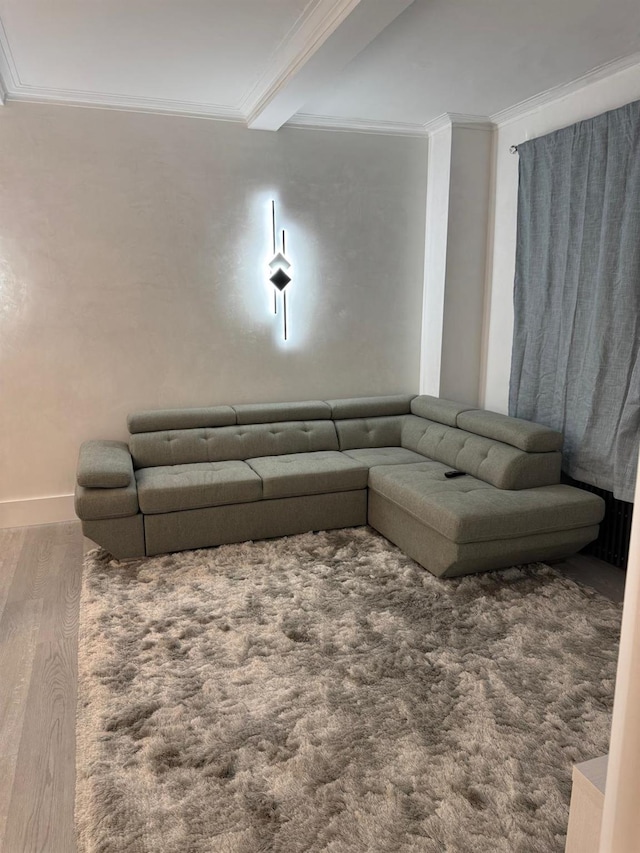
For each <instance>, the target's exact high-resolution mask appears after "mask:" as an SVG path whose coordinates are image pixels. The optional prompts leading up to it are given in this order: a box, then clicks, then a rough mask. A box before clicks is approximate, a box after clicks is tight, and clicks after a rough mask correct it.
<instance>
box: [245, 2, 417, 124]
mask: <svg viewBox="0 0 640 853" xmlns="http://www.w3.org/2000/svg"><path fill="white" fill-rule="evenodd" d="M412 3H413V0H318V2H317V3H315V4H314V5H313V7H312V9H311V11H310V12H309V14H307V15H305V16H303V18H302V19H301V20H300V21H299V23H298V25H297V26H296V27H295V28H294V30H292V31H291V32H290V33H289V35H288V36H287V37H286V38H285V40H284V42H282V43H281V44H280V45H279V46H278V48H277V49H276V51H275V53H274V57H273V60H272V62H271V64H270V66H269V68H268V69H267V71H266V72H265V74H264V75H263V76H262V77H261V78H260V80H259V81H258V83H257V84H256V85H255V86H254V87H253V89H252V91H251V92H250V93H249V95H248V96H247V97H246V98H245V100H244V102H243V104H242V107H241V109H242V112H243V113H244V114H245V115H246V116H247V126H248V127H250V128H252V129H254V130H278V129H279V128H280V127H282V125H283V124H284V123H285V122H286V121H288V120H289V119H290V118H291V117H292V116H293V115H295V113H297V112H298V110H299V109H300V108H301V107H302V106H303V105H304V104H305V103H307V102H308V101H309V100H311V98H312V97H313V96H315V95H316V94H317V93H318V92H320V91H322V89H323V88H324V87H326V86H327V85H329V83H330V82H331V80H332V79H333V78H334V77H335V76H336V75H337V74H339V73H340V71H342V69H343V68H344V67H345V66H346V65H347V64H348V63H349V62H351V60H352V59H353V58H354V57H355V56H357V55H358V54H359V53H360V52H361V51H362V50H363V49H364V48H365V47H366V46H367V45H368V44H369V43H370V42H372V41H373V40H374V39H375V38H376V36H378V35H379V34H380V33H381V32H382V31H383V30H384V29H385V28H386V27H388V26H389V24H390V23H391V22H392V21H393V20H395V18H397V17H398V15H400V14H401V13H402V12H404V10H405V9H406V8H407V7H409V6H411V4H412Z"/></svg>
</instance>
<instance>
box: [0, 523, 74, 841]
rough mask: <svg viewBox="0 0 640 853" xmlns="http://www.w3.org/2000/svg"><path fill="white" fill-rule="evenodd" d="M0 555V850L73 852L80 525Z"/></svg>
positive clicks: (30, 536) (4, 538)
mask: <svg viewBox="0 0 640 853" xmlns="http://www.w3.org/2000/svg"><path fill="white" fill-rule="evenodd" d="M0 553H1V554H2V564H1V568H0V571H1V572H2V574H1V575H0V605H2V606H1V607H0V685H1V687H0V850H2V853H23V851H24V852H25V853H26V851H29V853H74V851H75V849H76V847H75V841H74V833H73V803H74V796H75V719H76V686H77V655H78V611H79V602H80V588H81V579H82V554H83V536H82V532H81V530H80V525H79V524H78V523H75V522H72V523H68V524H51V525H47V526H44V527H30V528H23V529H20V528H17V529H15V530H0ZM3 599H4V602H3Z"/></svg>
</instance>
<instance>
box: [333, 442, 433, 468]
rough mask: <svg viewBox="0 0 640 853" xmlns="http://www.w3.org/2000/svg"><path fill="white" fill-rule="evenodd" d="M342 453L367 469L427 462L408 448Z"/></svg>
mask: <svg viewBox="0 0 640 853" xmlns="http://www.w3.org/2000/svg"><path fill="white" fill-rule="evenodd" d="M342 452H343V453H344V454H345V456H350V457H351V458H352V459H355V460H356V462H360V463H361V464H362V465H366V466H367V468H372V467H373V466H374V465H407V464H408V463H410V462H425V461H426V459H425V457H424V456H422V455H421V454H420V453H415V452H414V451H413V450H407V448H406V447H360V448H356V449H355V450H343V451H342Z"/></svg>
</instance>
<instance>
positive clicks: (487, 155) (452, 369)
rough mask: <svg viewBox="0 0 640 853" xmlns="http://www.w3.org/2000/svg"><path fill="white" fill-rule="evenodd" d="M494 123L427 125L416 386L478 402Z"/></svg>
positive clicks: (466, 120)
mask: <svg viewBox="0 0 640 853" xmlns="http://www.w3.org/2000/svg"><path fill="white" fill-rule="evenodd" d="M493 129H494V128H493V125H492V124H490V123H489V122H488V121H487V120H486V119H484V118H481V117H474V116H454V115H447V116H446V117H444V118H443V120H442V121H440V123H439V125H437V126H435V127H434V128H433V129H432V130H431V132H430V138H429V168H428V182H427V217H426V239H425V277H424V297H423V316H422V341H421V364H420V367H421V369H420V392H421V393H422V394H433V395H435V396H439V397H446V398H449V399H452V400H457V401H459V402H461V403H469V404H472V405H476V404H477V403H478V399H479V384H480V361H481V352H482V331H483V319H484V300H485V282H486V265H487V245H488V227H489V212H490V190H491V172H492V159H493Z"/></svg>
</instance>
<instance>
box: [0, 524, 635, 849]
mask: <svg viewBox="0 0 640 853" xmlns="http://www.w3.org/2000/svg"><path fill="white" fill-rule="evenodd" d="M85 542H86V540H84V539H83V536H82V532H81V530H80V525H79V523H77V522H69V523H65V524H51V525H46V526H43V527H28V528H14V529H12V530H0V851H1V853H75V851H76V845H75V841H74V831H73V804H74V796H75V715H76V692H77V655H78V612H79V600H80V589H81V580H82V556H83V551H84V548H85ZM556 568H557V569H558V570H559V571H561V572H563V573H564V574H566V575H567V576H568V577H571V578H573V579H574V580H578V581H579V582H581V583H585V584H587V585H591V586H593V587H594V588H596V589H598V591H599V592H601V593H602V594H603V595H606V596H607V597H609V598H611V599H612V600H614V601H621V600H622V595H623V590H624V577H625V576H624V572H622V571H620V570H619V569H615V568H614V567H613V566H609V565H608V564H607V563H603V562H601V561H600V560H596V559H595V558H593V557H583V556H580V555H578V556H577V557H572V558H571V559H570V560H566V561H564V562H563V563H558V564H556Z"/></svg>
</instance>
